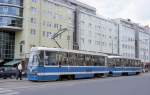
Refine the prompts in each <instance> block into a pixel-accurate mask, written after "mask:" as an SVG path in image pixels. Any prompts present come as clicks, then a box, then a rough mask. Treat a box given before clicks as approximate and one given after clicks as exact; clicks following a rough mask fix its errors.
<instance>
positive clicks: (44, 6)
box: [15, 0, 74, 59]
mask: <svg viewBox="0 0 150 95" xmlns="http://www.w3.org/2000/svg"><path fill="white" fill-rule="evenodd" d="M64 28H66V29H67V30H66V31H65V32H64V33H62V34H61V35H60V36H59V37H57V38H56V40H57V41H58V43H59V44H60V46H61V47H62V48H67V49H73V45H72V43H73V32H74V9H73V8H71V7H69V6H68V5H65V4H61V3H59V2H54V1H51V0H24V11H23V30H22V32H16V36H15V38H16V40H15V59H19V58H20V57H21V58H24V57H27V56H28V54H29V52H30V49H31V47H34V46H44V47H58V45H57V44H56V43H55V41H54V40H52V39H51V37H52V36H53V35H54V34H55V33H57V32H58V31H59V30H61V29H64Z"/></svg>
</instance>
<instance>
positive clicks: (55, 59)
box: [27, 47, 142, 81]
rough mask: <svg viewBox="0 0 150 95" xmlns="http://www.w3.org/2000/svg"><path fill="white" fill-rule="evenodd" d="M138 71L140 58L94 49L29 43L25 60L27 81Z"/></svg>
mask: <svg viewBox="0 0 150 95" xmlns="http://www.w3.org/2000/svg"><path fill="white" fill-rule="evenodd" d="M141 72H142V66H141V61H140V60H139V59H130V58H124V57H120V56H108V55H106V54H102V53H97V52H87V51H77V50H67V49H61V48H46V47H33V48H32V49H31V53H30V58H29V62H28V70H27V78H28V80H30V81H55V80H62V79H82V78H92V77H101V76H107V75H112V76H118V75H133V74H139V73H141Z"/></svg>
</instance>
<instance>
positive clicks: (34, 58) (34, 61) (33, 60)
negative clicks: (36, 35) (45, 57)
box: [28, 52, 39, 66]
mask: <svg viewBox="0 0 150 95" xmlns="http://www.w3.org/2000/svg"><path fill="white" fill-rule="evenodd" d="M28 65H29V66H38V65H39V57H38V52H32V53H31V54H30V58H29V64H28Z"/></svg>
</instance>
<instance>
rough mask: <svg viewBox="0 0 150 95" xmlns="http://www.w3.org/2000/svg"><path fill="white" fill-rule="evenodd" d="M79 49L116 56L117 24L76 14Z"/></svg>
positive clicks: (83, 13) (84, 14)
mask: <svg viewBox="0 0 150 95" xmlns="http://www.w3.org/2000/svg"><path fill="white" fill-rule="evenodd" d="M78 20H79V21H78V30H77V31H78V43H79V49H80V50H85V51H96V52H102V53H107V54H115V55H117V54H118V24H117V23H115V22H113V21H111V20H108V19H105V18H102V17H98V16H96V15H93V14H90V13H87V12H83V11H79V12H78Z"/></svg>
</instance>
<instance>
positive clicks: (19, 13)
mask: <svg viewBox="0 0 150 95" xmlns="http://www.w3.org/2000/svg"><path fill="white" fill-rule="evenodd" d="M22 21H23V1H22V0H0V60H1V61H3V60H4V59H5V60H12V59H13V58H14V51H15V39H16V38H15V35H16V33H17V32H21V31H22V29H23V28H22Z"/></svg>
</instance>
